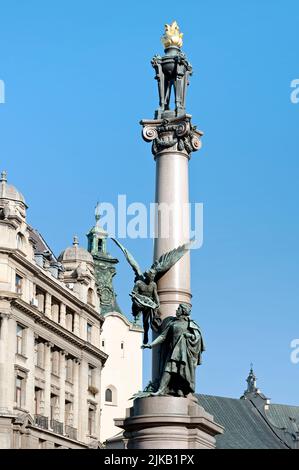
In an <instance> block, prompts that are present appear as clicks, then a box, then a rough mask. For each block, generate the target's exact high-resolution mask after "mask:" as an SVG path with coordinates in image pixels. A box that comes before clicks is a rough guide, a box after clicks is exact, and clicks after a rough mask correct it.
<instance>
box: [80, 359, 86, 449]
mask: <svg viewBox="0 0 299 470" xmlns="http://www.w3.org/2000/svg"><path fill="white" fill-rule="evenodd" d="M87 377H88V364H87V361H86V359H82V361H81V364H80V369H79V397H78V398H79V416H80V419H79V427H78V436H79V437H78V438H79V440H81V441H82V442H86V441H87V431H88V409H87V383H88V378H87Z"/></svg>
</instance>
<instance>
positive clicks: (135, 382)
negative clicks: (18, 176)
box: [87, 206, 143, 442]
mask: <svg viewBox="0 0 299 470" xmlns="http://www.w3.org/2000/svg"><path fill="white" fill-rule="evenodd" d="M95 216H96V224H95V226H94V227H93V228H92V229H91V230H90V231H89V233H88V234H87V238H88V250H89V251H90V253H91V254H92V256H93V260H94V266H95V277H96V283H97V289H98V296H99V299H100V308H101V313H102V314H103V315H104V318H105V321H104V324H103V327H102V335H101V348H102V349H103V351H104V352H105V353H106V354H107V355H108V359H107V362H106V365H105V368H104V369H103V370H102V376H101V382H102V390H101V402H102V411H101V416H102V426H101V429H100V436H101V442H105V441H106V439H108V438H111V437H113V436H115V435H116V434H118V433H119V432H120V429H119V428H117V427H116V426H115V425H114V419H115V418H119V417H121V416H124V413H125V410H126V409H127V408H129V407H130V406H131V401H130V398H131V397H132V396H133V394H134V393H136V392H137V391H139V390H141V389H142V353H141V345H142V334H143V329H142V328H141V327H140V326H139V325H138V324H136V323H132V322H130V321H129V320H128V319H127V317H126V316H125V315H124V314H123V312H122V311H121V309H120V307H119V305H118V302H117V296H116V293H115V291H114V287H113V283H112V279H113V277H114V276H115V274H116V269H115V265H116V264H117V263H118V260H117V259H116V258H114V257H112V256H111V255H110V254H109V252H108V251H107V237H108V234H107V232H105V231H104V230H103V228H102V227H101V225H100V216H99V206H97V208H96V213H95Z"/></svg>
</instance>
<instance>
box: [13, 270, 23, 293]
mask: <svg viewBox="0 0 299 470" xmlns="http://www.w3.org/2000/svg"><path fill="white" fill-rule="evenodd" d="M15 287H16V293H17V294H22V287H23V278H22V277H21V276H19V274H16V281H15Z"/></svg>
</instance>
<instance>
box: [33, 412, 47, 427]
mask: <svg viewBox="0 0 299 470" xmlns="http://www.w3.org/2000/svg"><path fill="white" fill-rule="evenodd" d="M34 423H35V425H36V426H38V427H39V428H42V429H48V427H49V420H48V417H47V416H43V415H35V416H34Z"/></svg>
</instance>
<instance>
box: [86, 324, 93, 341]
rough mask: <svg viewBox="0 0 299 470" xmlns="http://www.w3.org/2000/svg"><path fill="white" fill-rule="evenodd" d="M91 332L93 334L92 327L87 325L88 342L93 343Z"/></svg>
mask: <svg viewBox="0 0 299 470" xmlns="http://www.w3.org/2000/svg"><path fill="white" fill-rule="evenodd" d="M91 332H92V325H91V324H90V323H87V327H86V333H87V341H88V342H89V343H91Z"/></svg>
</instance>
